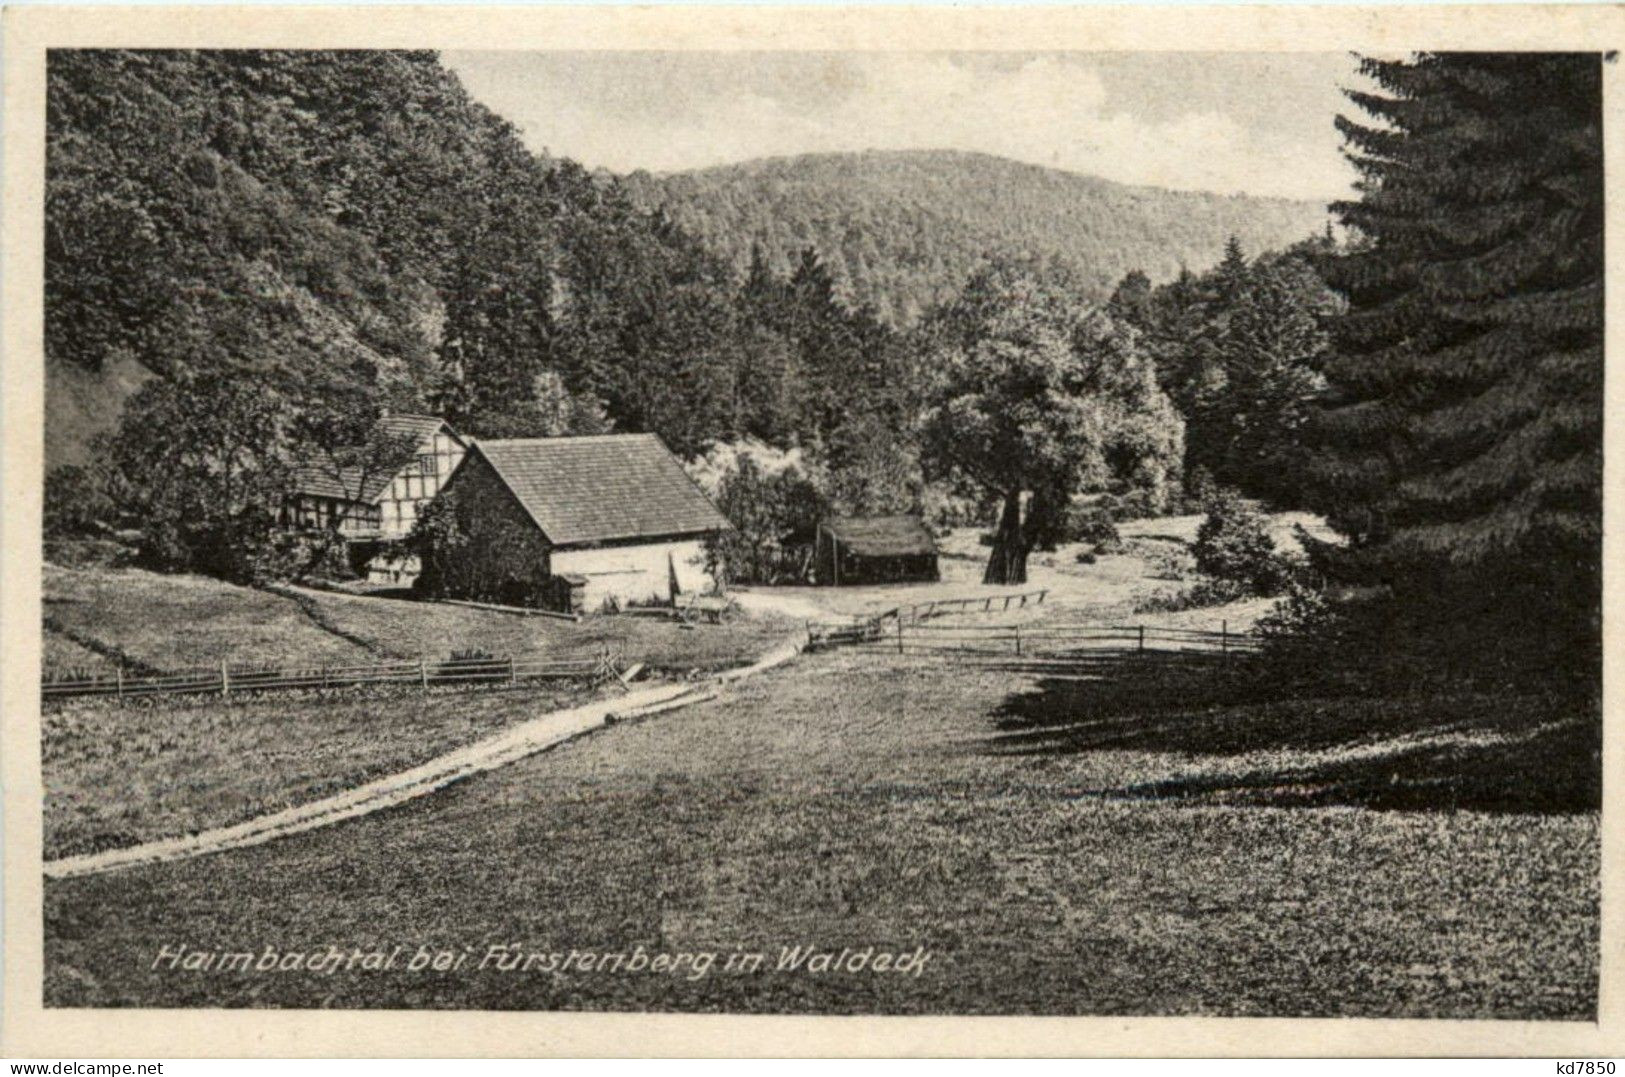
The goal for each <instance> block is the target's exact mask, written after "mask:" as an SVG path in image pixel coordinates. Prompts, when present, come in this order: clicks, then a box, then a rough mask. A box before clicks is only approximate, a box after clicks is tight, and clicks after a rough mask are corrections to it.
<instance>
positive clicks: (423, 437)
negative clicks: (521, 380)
mask: <svg viewBox="0 0 1625 1077" xmlns="http://www.w3.org/2000/svg"><path fill="white" fill-rule="evenodd" d="M445 425H446V421H445V420H444V419H441V418H439V417H438V416H434V415H385V416H384V417H383V418H381V419H379V420H378V423H377V428H378V429H379V430H380V431H381V432H382V433H384V434H387V435H389V436H391V437H408V436H410V437H412V438H414V439H415V440H414V441H413V443H412V447H411V448H410V449H407V450H405V451H403V452H402V453H401V459H400V462H399V463H397V464H395V465H394V466H393V467H389V468H373V469H372V473H371V474H367V475H363V474H362V470H363V469H362V468H360V467H335V466H334V465H332V464H322V463H309V464H305V465H303V466H301V467H297V468H295V469H294V472H293V492H294V493H296V494H309V495H310V496H312V497H331V498H337V499H339V500H342V501H362V502H366V503H367V504H371V503H372V502H374V501H376V500H378V498H379V497H380V496H382V495H383V492H384V491H385V490H387V489H388V488H389V484H390V483H392V482H394V481H395V476H396V475H399V474H400V473H401V468H403V467H405V466H406V465H407V464H410V463H412V462H413V461H414V460H416V459H417V449H418V447H420V446H421V445H422V444H423V443H424V442H425V441H428V440H429V439H430V438H432V437H434V436H435V434H437V433H438V432H439V431H440V428H441V427H442V426H445ZM454 436H455V434H454Z"/></svg>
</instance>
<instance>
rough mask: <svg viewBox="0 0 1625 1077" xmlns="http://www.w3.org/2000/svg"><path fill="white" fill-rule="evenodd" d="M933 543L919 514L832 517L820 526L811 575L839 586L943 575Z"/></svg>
mask: <svg viewBox="0 0 1625 1077" xmlns="http://www.w3.org/2000/svg"><path fill="white" fill-rule="evenodd" d="M941 578H942V576H941V573H940V572H939V571H938V569H937V542H936V539H935V538H933V537H932V535H931V529H930V528H929V527H926V526H925V521H924V520H922V519H921V518H920V517H918V516H909V515H898V516H830V517H828V518H826V519H824V520H822V521H820V522H819V524H818V533H817V536H816V538H815V540H814V544H813V579H814V581H815V582H817V583H821V584H826V585H829V586H835V587H838V586H840V585H842V584H858V583H915V582H928V581H934V580H939V579H941Z"/></svg>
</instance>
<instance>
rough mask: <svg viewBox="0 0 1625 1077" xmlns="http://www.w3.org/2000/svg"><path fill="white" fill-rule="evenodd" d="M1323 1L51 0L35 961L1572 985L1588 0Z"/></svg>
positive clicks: (301, 1004) (90, 967)
mask: <svg viewBox="0 0 1625 1077" xmlns="http://www.w3.org/2000/svg"><path fill="white" fill-rule="evenodd" d="M397 14H398V13H397ZM177 40H189V39H177ZM1320 40H1321V39H1319V38H1317V39H1316V41H1317V46H1316V47H1315V48H1313V49H1302V50H1298V49H1288V48H1282V49H1276V50H1272V51H1257V50H1249V51H1235V50H1228V49H1220V48H1212V49H1203V48H1202V47H1201V45H1200V42H1197V41H1191V42H1189V47H1184V48H1180V49H1176V50H1170V49H1166V48H1160V47H1159V48H1157V50H1156V51H1147V50H1135V49H1124V48H1094V47H1090V46H1089V45H1088V43H1087V41H1086V40H1084V39H1080V40H1078V41H1058V42H1057V44H1056V46H1055V47H1049V48H1025V49H1019V50H1014V49H1008V48H996V49H995V48H987V49H979V48H975V47H955V48H936V47H931V46H930V42H929V41H926V40H924V39H922V41H921V43H920V45H919V46H918V47H915V46H911V45H910V44H909V43H908V42H906V41H904V42H891V43H890V44H888V46H887V47H886V48H885V49H883V50H877V49H867V48H856V47H853V48H842V47H831V46H828V45H819V46H818V47H806V48H798V47H777V48H771V49H769V48H753V47H716V48H693V47H682V48H675V47H674V48H659V47H643V46H640V47H637V48H616V47H604V48H598V49H584V48H574V47H556V48H550V47H547V46H546V44H545V40H542V41H541V42H540V43H537V44H535V47H532V44H533V43H532V42H530V41H527V42H524V43H523V44H524V47H510V46H508V45H501V47H498V46H499V44H501V43H498V42H492V43H490V45H489V47H484V48H465V47H460V46H459V45H457V44H455V43H450V42H448V44H447V46H446V47H421V48H418V47H413V48H394V47H390V48H325V47H324V48H316V47H310V48H303V47H286V43H285V42H284V43H283V45H281V46H278V47H240V46H233V47H179V46H175V47H171V46H163V47H158V46H155V45H150V44H142V45H141V46H140V47H112V46H104V45H91V46H82V45H74V46H72V47H52V48H50V49H48V50H47V51H46V52H45V54H44V59H43V72H42V74H41V77H40V84H39V99H40V100H39V104H40V109H39V113H38V115H37V121H38V123H39V124H40V132H39V138H40V141H41V145H42V147H43V148H42V154H43V156H42V159H41V160H40V162H39V163H40V166H41V168H42V170H43V171H42V174H41V175H40V176H39V177H38V179H37V180H36V182H37V183H39V184H40V185H41V186H40V190H39V197H40V200H41V203H42V205H41V208H42V217H43V219H42V226H41V229H40V231H39V233H38V235H39V236H40V240H41V244H42V245H41V246H40V247H39V249H38V252H37V253H38V258H39V262H38V266H39V270H40V277H39V279H38V282H37V285H36V286H37V287H38V288H39V289H40V308H41V309H40V311H39V316H38V317H37V319H36V320H35V321H34V322H32V323H31V326H30V328H29V331H30V332H32V333H34V334H35V335H36V336H37V338H38V341H39V347H40V349H41V353H40V354H41V359H40V362H41V364H42V365H41V367H40V371H39V373H38V379H39V382H40V396H39V399H40V401H41V404H42V411H43V415H42V418H41V419H40V420H39V421H40V423H41V425H40V427H39V429H40V434H41V444H42V446H43V450H42V456H41V457H39V458H37V462H31V463H29V464H28V466H27V468H26V470H27V472H28V474H27V476H26V480H27V481H30V482H35V483H42V484H43V485H42V487H41V488H40V490H39V495H38V496H39V499H40V500H39V505H40V515H39V528H38V531H37V533H36V532H32V531H31V532H30V533H19V532H18V530H17V529H16V528H15V527H13V528H11V529H9V530H8V531H7V533H6V535H5V541H6V544H7V547H8V551H9V553H10V554H11V555H12V556H16V555H17V553H18V550H19V549H21V550H22V552H23V553H24V554H25V555H26V556H27V557H29V558H34V559H35V560H36V561H37V564H38V572H39V578H38V606H37V608H36V607H33V606H29V607H27V608H28V609H29V610H30V611H33V612H30V613H29V618H31V619H33V618H37V620H34V621H32V624H33V628H30V627H29V624H27V623H21V622H19V621H18V620H12V621H11V622H10V624H11V626H12V632H13V635H15V633H17V632H19V631H21V632H22V633H24V634H25V635H26V634H27V633H29V632H32V631H33V630H34V629H35V628H37V631H38V635H39V641H40V644H39V652H38V655H39V658H38V665H37V669H33V670H31V672H30V674H29V684H28V693H29V695H28V697H27V698H29V699H31V700H32V701H34V702H35V703H36V704H37V709H38V738H37V740H38V744H37V750H38V774H37V779H35V781H34V783H33V784H32V786H31V787H32V788H33V789H36V790H37V791H38V798H37V799H38V803H37V804H35V803H33V799H32V796H31V800H30V807H29V810H30V811H31V812H32V811H34V810H37V811H38V813H39V822H40V825H39V838H38V840H39V843H40V848H39V859H38V861H37V862H36V864H35V865H34V867H33V868H32V869H31V871H32V873H33V875H34V876H35V877H36V878H37V879H38V880H39V881H38V882H37V884H36V885H38V886H39V887H40V897H39V910H38V914H37V917H38V923H39V925H40V930H41V932H42V935H41V939H40V942H41V951H40V955H39V956H40V967H39V971H38V974H37V978H36V980H35V990H37V992H38V997H39V1002H40V1004H41V1005H42V1007H43V1009H44V1010H45V1011H47V1012H49V1011H55V1010H64V1011H107V1012H110V1013H111V1012H114V1011H131V1010H153V1009H158V1010H171V1011H188V1010H210V1011H263V1010H335V1011H436V1012H439V1011H487V1012H490V1011H512V1012H523V1013H553V1014H558V1013H566V1014H568V1013H620V1014H677V1015H683V1014H720V1015H780V1016H820V1015H847V1016H863V1017H888V1016H898V1015H910V1016H933V1017H944V1018H953V1017H969V1016H990V1017H1096V1018H1100V1017H1113V1018H1124V1017H1134V1018H1196V1017H1200V1018H1383V1019H1427V1020H1435V1021H1436V1020H1452V1021H1475V1022H1487V1023H1488V1024H1486V1026H1485V1027H1486V1028H1488V1029H1489V1030H1490V1031H1491V1033H1492V1034H1493V1031H1494V1029H1495V1027H1496V1023H1511V1022H1539V1023H1546V1022H1552V1023H1573V1024H1575V1025H1577V1026H1596V1025H1597V1023H1598V1022H1599V1021H1600V1020H1601V1017H1600V1011H1599V992H1600V985H1601V984H1602V982H1603V974H1602V970H1603V960H1604V953H1605V951H1606V947H1604V945H1603V942H1602V939H1603V919H1604V917H1603V892H1604V886H1603V876H1602V862H1603V846H1604V840H1605V829H1604V825H1603V815H1602V804H1603V792H1604V783H1603V757H1604V748H1603V746H1604V732H1603V730H1604V721H1603V715H1604V706H1603V698H1604V697H1603V653H1604V652H1603V575H1604V572H1603V566H1604V557H1603V527H1602V521H1603V457H1604V443H1603V415H1604V395H1603V394H1604V314H1605V290H1604V276H1605V273H1604V268H1605V267H1604V261H1605V259H1604V253H1605V252H1604V217H1605V212H1606V209H1607V205H1606V202H1607V200H1606V197H1605V192H1606V190H1607V186H1606V184H1605V177H1604V113H1605V100H1604V96H1605V95H1604V84H1605V82H1606V81H1607V80H1608V79H1609V78H1611V77H1612V74H1613V70H1614V65H1615V63H1616V57H1615V54H1614V53H1613V52H1611V51H1608V49H1607V48H1604V47H1601V46H1600V45H1599V46H1598V47H1597V48H1594V49H1591V50H1589V51H1585V50H1580V51H1575V50H1573V49H1570V48H1567V47H1565V48H1564V49H1563V50H1557V51H1554V50H1553V49H1551V48H1547V47H1541V48H1529V49H1520V50H1508V49H1494V50H1482V49H1480V50H1474V51H1451V50H1436V49H1432V48H1431V46H1429V47H1427V48H1423V47H1417V48H1410V47H1406V45H1405V43H1404V42H1398V43H1397V44H1396V45H1395V46H1394V47H1385V48H1380V49H1367V48H1359V47H1352V45H1354V44H1358V43H1351V47H1347V48H1340V47H1319V45H1318V42H1319V41H1320ZM1431 40H1432V39H1428V41H1431ZM1421 43H1422V44H1427V42H1421ZM18 137H20V136H19V132H18V131H16V130H11V131H9V132H8V140H10V139H15V138H18ZM11 209H12V207H11V205H10V200H9V198H8V213H9V212H11ZM17 309H18V308H15V307H13V308H10V310H9V312H8V315H7V317H8V320H9V319H12V318H16V317H18V316H19V315H18V313H17ZM16 362H19V360H18V358H17V356H16V355H15V354H14V355H12V356H10V357H8V358H7V360H6V364H7V366H8V367H11V368H12V369H11V370H9V371H8V372H7V374H8V377H10V376H11V375H13V374H16V373H17V371H18V370H19V369H20V368H19V367H17V366H13V364H14V363H16ZM24 459H25V460H26V457H25V458H24ZM7 470H8V473H16V472H20V471H23V470H25V468H24V466H23V464H22V462H20V461H18V460H15V459H13V460H8V461H7ZM13 481H16V479H15V475H13ZM7 500H8V504H9V503H10V502H11V498H10V496H8V498H7ZM8 612H9V613H10V614H17V613H18V609H17V608H16V607H15V606H14V605H13V604H12V602H11V601H10V600H8ZM20 623H21V628H19V627H18V626H19V624H20ZM12 642H13V639H12V638H11V637H8V647H9V646H11V644H12ZM10 718H11V716H9V715H8V723H9V721H10ZM20 718H21V716H19V719H20ZM1613 735H1614V734H1613V733H1612V732H1611V733H1610V736H1609V744H1610V746H1612V743H1613V741H1612V737H1613ZM31 750H32V749H31ZM31 758H32V757H31ZM31 765H32V764H31ZM17 790H18V787H16V786H11V787H8V792H7V801H8V803H7V810H8V813H10V812H12V811H15V810H16V805H15V803H14V802H13V798H14V797H15V796H17V795H18V793H17ZM14 852H16V850H15V849H14ZM15 908H16V907H15V906H13V907H12V908H10V909H8V916H7V920H8V927H10V926H11V924H12V918H13V916H14V915H16V913H15ZM33 916H34V914H30V923H32V922H34V921H33ZM62 1049H63V1050H67V1051H68V1052H69V1053H70V1054H71V1053H72V1045H71V1044H69V1045H64V1046H63V1048H62ZM628 1049H633V1050H635V1049H636V1047H635V1044H634V1045H630V1046H629V1047H628Z"/></svg>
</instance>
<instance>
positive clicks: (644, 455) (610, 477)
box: [472, 434, 729, 546]
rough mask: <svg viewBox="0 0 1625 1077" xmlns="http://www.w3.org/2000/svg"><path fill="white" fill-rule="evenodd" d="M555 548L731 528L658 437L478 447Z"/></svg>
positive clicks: (518, 442)
mask: <svg viewBox="0 0 1625 1077" xmlns="http://www.w3.org/2000/svg"><path fill="white" fill-rule="evenodd" d="M472 451H473V452H477V453H479V454H480V455H482V456H484V457H485V459H486V460H487V461H489V462H490V464H491V467H492V468H493V469H494V470H495V471H496V473H497V475H498V476H499V477H500V478H501V479H502V481H503V482H504V483H506V484H507V486H508V488H509V489H510V490H512V491H513V493H514V496H515V497H517V498H518V499H519V503H520V504H521V505H523V506H524V507H525V511H526V512H528V513H530V516H531V519H533V520H535V521H536V526H538V527H540V528H541V529H542V534H543V535H545V536H546V537H547V540H548V541H549V542H551V543H553V545H555V546H568V545H572V544H575V543H584V542H610V541H614V540H616V539H631V538H645V537H653V536H656V535H689V534H696V533H702V532H708V531H723V530H727V529H728V526H729V524H728V521H727V520H726V519H724V518H723V516H722V514H721V513H720V512H718V511H717V509H716V506H715V505H713V504H711V501H710V499H709V498H707V497H706V496H705V494H704V493H703V492H701V490H700V488H699V487H698V486H696V485H695V484H694V481H693V480H692V479H690V478H689V477H688V474H687V473H686V472H685V471H683V466H682V464H680V463H678V462H677V458H676V457H675V456H673V455H672V454H671V451H670V450H669V449H667V448H666V446H665V445H664V444H663V443H662V442H661V440H660V439H659V438H658V437H656V436H655V435H653V434H608V435H603V436H599V437H576V438H518V439H513V440H505V441H476V442H475V443H474V446H473V449H472Z"/></svg>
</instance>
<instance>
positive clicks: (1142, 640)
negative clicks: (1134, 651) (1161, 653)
mask: <svg viewBox="0 0 1625 1077" xmlns="http://www.w3.org/2000/svg"><path fill="white" fill-rule="evenodd" d="M1139 627H1140V651H1141V652H1142V653H1143V652H1144V651H1145V625H1140V626H1139Z"/></svg>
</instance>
